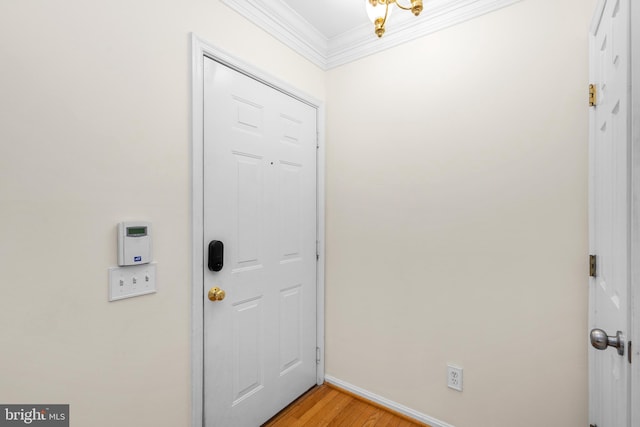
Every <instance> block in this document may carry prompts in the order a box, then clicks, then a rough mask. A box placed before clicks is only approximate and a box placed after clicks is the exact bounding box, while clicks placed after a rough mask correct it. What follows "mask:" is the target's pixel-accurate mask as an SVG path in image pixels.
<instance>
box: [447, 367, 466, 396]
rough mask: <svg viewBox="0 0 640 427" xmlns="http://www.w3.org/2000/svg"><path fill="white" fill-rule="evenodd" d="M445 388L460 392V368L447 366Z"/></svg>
mask: <svg viewBox="0 0 640 427" xmlns="http://www.w3.org/2000/svg"><path fill="white" fill-rule="evenodd" d="M447 387H449V388H452V389H454V390H456V391H462V368H461V367H460V366H456V365H451V364H447Z"/></svg>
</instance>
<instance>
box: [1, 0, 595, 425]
mask: <svg viewBox="0 0 640 427" xmlns="http://www.w3.org/2000/svg"><path fill="white" fill-rule="evenodd" d="M593 3H595V2H594V0H589V1H587V2H586V3H585V2H584V1H583V0H562V1H551V0H525V1H523V2H522V3H519V4H517V5H515V6H512V7H509V8H507V9H504V10H501V11H499V12H496V13H493V14H490V15H487V16H484V17H482V18H480V19H477V20H474V21H471V22H468V23H465V24H462V25H459V26H457V27H454V28H451V29H448V30H446V31H444V32H441V33H438V34H436V35H432V36H429V37H426V38H424V39H421V40H419V41H415V42H412V43H410V44H408V45H406V46H402V47H399V48H396V49H393V50H389V51H385V52H383V53H381V54H380V55H378V56H374V57H369V58H365V59H363V60H361V61H358V62H356V63H354V64H351V65H347V66H343V67H341V68H338V69H336V70H333V71H330V72H328V73H326V74H325V73H323V72H321V71H320V70H319V69H318V68H316V67H314V66H313V65H311V64H309V63H308V62H306V61H305V60H303V59H301V58H300V57H299V56H298V55H296V54H294V53H292V52H291V51H289V50H288V49H287V48H284V47H283V46H282V45H280V44H279V43H278V42H276V41H274V40H273V39H272V38H270V37H268V36H266V35H265V33H264V32H262V31H261V30H258V29H256V28H255V27H254V26H253V25H251V24H249V23H247V22H246V21H245V20H243V19H242V18H240V17H239V16H238V15H237V14H235V13H234V12H232V11H230V10H229V9H227V8H226V7H225V6H223V5H222V4H221V3H220V2H218V1H192V2H186V3H185V2H180V1H178V0H166V1H163V2H157V1H150V0H141V1H134V2H130V1H122V0H115V1H111V2H101V3H97V2H94V3H93V4H89V3H87V2H83V1H79V0H61V1H56V2H51V1H44V0H29V1H5V2H2V3H1V4H0V55H2V67H1V69H2V72H1V73H0V75H1V76H2V79H1V80H0V219H1V221H0V295H1V298H0V324H1V325H2V327H1V328H0V348H1V349H2V352H1V356H0V378H1V380H0V402H1V403H11V402H14V403H18V402H20V403H24V402H49V403H70V404H71V410H72V420H73V421H72V422H73V424H74V425H78V426H85V425H87V426H89V425H90V426H95V427H102V426H114V425H122V426H144V425H154V426H167V427H175V426H186V425H188V424H189V422H190V405H191V400H190V399H191V398H190V369H191V367H190V339H189V334H190V310H191V307H190V265H191V264H190V196H189V192H190V174H191V171H190V161H191V160H190V148H191V146H190V120H191V116H190V39H189V33H190V32H192V31H193V32H195V33H196V34H198V35H199V36H200V37H202V38H203V39H205V40H208V41H210V42H212V43H213V44H215V45H217V46H218V47H220V48H222V49H225V50H228V51H230V52H231V53H233V54H235V55H236V56H238V57H240V58H242V59H245V60H247V61H249V62H251V63H253V64H254V65H255V66H257V67H259V68H262V69H264V70H265V71H267V72H269V73H271V74H273V75H275V76H276V77H278V78H280V79H281V80H285V81H288V82H290V83H291V85H293V86H295V87H298V88H299V89H301V90H303V91H306V92H308V93H309V94H311V95H312V96H314V97H316V98H318V99H325V83H326V99H327V102H328V103H327V113H328V129H327V131H328V139H327V143H328V149H327V155H328V156H327V157H328V158H327V185H328V188H327V238H328V242H327V255H328V259H327V355H326V356H327V373H328V374H329V375H333V376H334V377H337V378H339V379H342V380H344V381H348V382H350V383H352V384H354V385H357V386H359V387H362V388H365V389H368V390H370V391H372V392H374V393H377V394H379V395H381V396H384V397H386V398H389V399H392V400H395V401H397V402H399V403H402V404H404V405H406V406H409V407H411V408H414V409H416V410H419V411H421V412H423V413H426V414H429V415H431V416H434V417H436V418H439V419H442V420H444V421H447V422H449V423H451V424H453V425H455V426H456V427H467V426H469V427H471V426H474V427H475V426H483V427H485V426H492V427H493V426H495V427H502V426H505V427H506V426H514V425H518V426H519V427H526V426H534V425H538V424H539V422H540V419H541V417H542V419H543V420H545V421H544V423H545V424H546V425H553V426H563V427H564V426H574V425H586V390H587V384H586V351H585V345H586V344H585V334H586V329H585V328H586V297H587V295H586V277H585V273H584V269H585V255H586V253H587V234H586V231H587V224H586V220H587V218H586V191H587V189H586V184H587V179H586V176H587V175H586V174H587V169H586V168H587V164H586V163H587V149H586V131H587V126H586V124H587V109H586V107H585V90H584V89H585V87H586V84H587V75H586V70H587V62H586V61H587V58H586V51H587V50H586V34H587V33H586V27H587V23H588V18H589V16H590V12H591V10H592V8H593ZM392 30H393V29H392V28H390V29H389V31H392ZM385 76H388V77H387V78H386V79H387V81H388V82H389V84H388V86H380V85H379V81H380V79H379V78H381V77H385ZM373 88H376V89H375V91H374V89H373ZM139 218H143V219H149V220H150V221H152V222H153V225H154V227H155V228H154V233H155V234H154V237H155V242H154V251H155V259H156V260H157V261H158V277H159V279H158V280H159V285H158V286H159V292H158V293H157V294H156V295H153V296H146V297H142V298H134V299H130V300H125V301H120V302H117V303H108V302H107V268H108V267H110V266H113V265H115V264H116V255H115V251H116V245H115V224H116V223H117V222H119V221H122V220H126V219H139ZM448 361H451V362H455V363H458V364H460V365H462V366H463V367H464V368H465V391H464V392H463V393H462V394H459V393H456V392H453V391H450V390H449V389H447V388H446V386H445V364H446V362H448Z"/></svg>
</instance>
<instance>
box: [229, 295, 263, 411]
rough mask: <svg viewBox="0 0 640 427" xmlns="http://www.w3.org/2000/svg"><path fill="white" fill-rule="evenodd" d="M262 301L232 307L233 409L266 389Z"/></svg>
mask: <svg viewBox="0 0 640 427" xmlns="http://www.w3.org/2000/svg"><path fill="white" fill-rule="evenodd" d="M263 320H264V319H263V307H262V298H256V299H253V300H250V301H245V302H242V303H238V304H235V305H234V306H233V321H232V323H233V406H235V405H237V404H239V403H240V402H242V401H243V400H245V399H247V398H248V397H250V396H252V395H254V394H255V393H257V392H259V391H260V390H261V389H262V388H263V387H264V386H263V382H264V381H263V377H264V375H263V366H262V365H263V362H262V361H263V352H262V350H263V346H262V337H263V335H264V334H263V333H262V330H261V327H262V325H263Z"/></svg>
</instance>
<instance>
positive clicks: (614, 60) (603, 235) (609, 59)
mask: <svg viewBox="0 0 640 427" xmlns="http://www.w3.org/2000/svg"><path fill="white" fill-rule="evenodd" d="M629 2H630V0H605V1H601V2H599V3H598V7H597V9H596V12H595V15H594V18H593V21H592V25H591V31H590V43H589V44H590V53H589V68H590V83H591V84H593V85H594V86H595V91H596V93H595V106H592V107H591V108H590V110H591V111H590V120H589V181H590V182H589V247H590V253H591V254H592V255H595V272H594V271H592V274H591V278H590V280H589V286H590V292H589V332H590V333H589V335H590V336H589V338H590V345H589V423H590V424H591V425H592V426H598V427H629V426H630V421H631V419H630V385H631V382H630V371H631V369H630V365H629V361H628V354H629V348H628V347H629V343H628V340H629V336H630V329H629V328H630V318H629V313H630V310H629V284H630V276H629V229H630V225H629V221H630V214H629V212H630V203H629V195H630V177H629V174H630V170H631V169H630V166H629V161H630V155H629V149H630V132H629V126H630V107H629V101H630V92H629V82H630V71H629V70H630V61H629V60H630V35H629V22H630V18H629V17H630V13H629V7H630V5H629Z"/></svg>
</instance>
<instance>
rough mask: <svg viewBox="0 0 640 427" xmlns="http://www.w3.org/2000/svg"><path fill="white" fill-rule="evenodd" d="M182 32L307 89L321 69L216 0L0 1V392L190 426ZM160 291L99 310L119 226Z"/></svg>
mask: <svg viewBox="0 0 640 427" xmlns="http://www.w3.org/2000/svg"><path fill="white" fill-rule="evenodd" d="M190 32H195V33H196V34H197V35H199V36H200V37H202V38H203V39H205V40H208V41H210V42H211V43H213V44H215V45H217V46H218V47H220V48H222V49H225V50H227V51H230V52H231V53H233V54H234V55H236V56H238V57H240V58H242V59H244V60H247V61H249V62H251V63H253V64H255V65H256V66H257V67H260V68H262V69H263V70H265V71H266V72H268V73H271V74H273V75H275V76H276V77H278V78H280V79H282V80H285V81H288V82H290V83H291V84H292V85H294V86H296V87H298V88H299V89H301V90H303V91H305V92H307V93H309V94H311V95H312V96H314V97H316V98H319V99H323V98H324V92H325V88H324V81H325V75H324V73H323V72H322V71H321V70H319V69H318V68H317V67H315V66H314V65H311V64H310V63H308V62H307V61H306V60H304V59H302V58H301V57H300V56H299V55H297V54H295V53H293V52H292V51H291V50H289V49H288V48H285V47H283V46H282V45H281V44H280V43H279V42H276V41H275V40H274V39H272V38H271V37H269V36H267V35H266V34H265V33H264V32H263V31H261V30H258V29H257V28H256V27H254V26H253V25H252V24H249V23H248V22H247V21H245V20H244V19H243V18H240V17H239V15H237V14H236V13H235V12H233V11H231V10H230V9H228V8H227V7H225V6H224V5H222V3H220V2H219V1H217V0H208V1H199V0H198V1H188V2H185V1H181V0H163V1H160V2H158V1H151V0H136V1H123V0H114V1H108V2H96V1H92V2H87V1H80V0H57V1H48V0H28V1H2V2H0V58H1V59H0V61H1V66H0V76H1V79H0V325H2V326H0V349H1V350H0V402H1V403H70V404H71V419H72V421H71V422H72V425H74V426H77V427H82V426H91V427H103V426H104V427H113V426H165V427H179V426H187V425H189V424H190V417H191V416H190V410H191V397H190V394H191V386H190V372H191V366H190V357H191V356H190V345H191V344H190V321H191V305H190V304H191V299H190V298H191V290H190V283H191V282H190V280H191V278H190V276H191V274H190V271H191V260H190V248H191V243H190V241H191V228H190V227H191V226H190V224H191V219H190V215H191V213H190V206H191V200H190V181H191V158H190V153H191V140H190V133H191V93H190V91H191V68H190V64H191V59H190V55H191V45H190V43H191V42H190ZM127 219H148V220H150V221H152V222H153V225H154V238H155V242H154V251H155V257H154V258H155V259H156V261H157V262H158V287H159V292H158V293H157V294H156V295H152V296H145V297H141V298H134V299H130V300H125V301H119V302H116V303H109V302H107V268H108V267H110V266H114V265H115V264H116V240H115V227H116V223H117V222H119V221H123V220H127Z"/></svg>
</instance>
